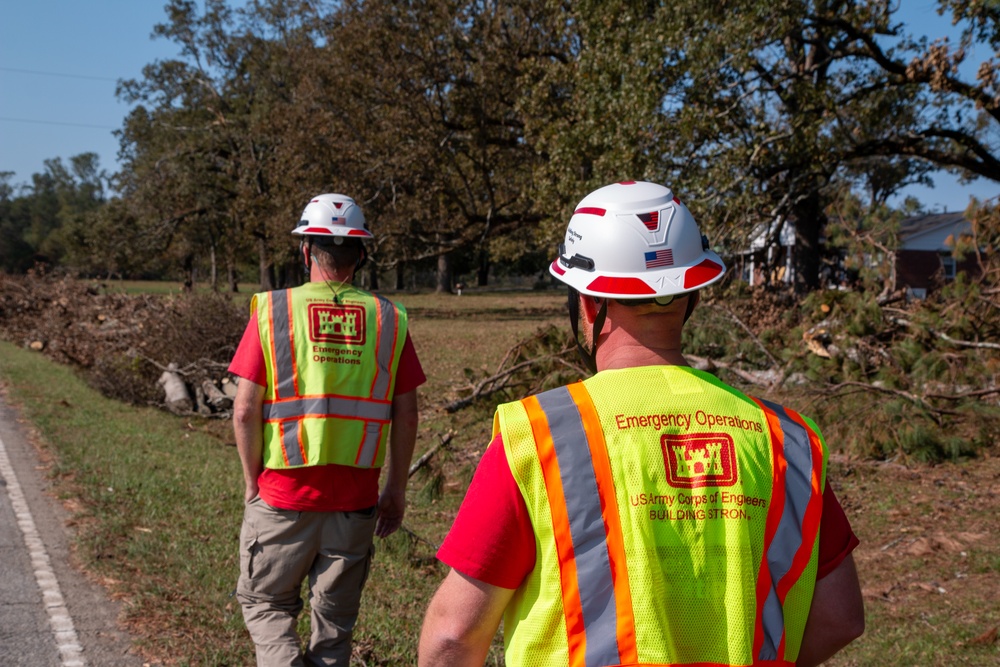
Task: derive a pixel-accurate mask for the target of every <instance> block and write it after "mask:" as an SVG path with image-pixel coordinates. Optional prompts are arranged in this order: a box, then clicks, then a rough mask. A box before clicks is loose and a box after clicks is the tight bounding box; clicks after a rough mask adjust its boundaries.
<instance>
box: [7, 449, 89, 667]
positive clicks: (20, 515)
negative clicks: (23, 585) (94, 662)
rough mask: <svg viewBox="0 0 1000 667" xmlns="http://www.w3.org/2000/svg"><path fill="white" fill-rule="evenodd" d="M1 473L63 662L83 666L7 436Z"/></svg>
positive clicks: (78, 646) (68, 666)
mask: <svg viewBox="0 0 1000 667" xmlns="http://www.w3.org/2000/svg"><path fill="white" fill-rule="evenodd" d="M0 474H2V475H3V476H4V479H6V480H7V495H9V496H10V502H11V505H13V507H14V516H15V518H16V519H17V525H18V526H19V527H20V528H21V532H22V533H23V534H24V544H25V546H27V547H28V556H29V557H30V558H31V566H32V568H33V569H34V571H35V581H36V582H38V588H40V589H41V591H42V600H43V602H44V603H45V611H47V612H48V614H49V625H51V626H52V634H53V636H54V637H55V640H56V647H57V648H58V649H59V657H60V658H61V660H62V665H63V667H83V666H84V665H86V664H87V663H86V661H85V660H84V659H83V647H81V646H80V642H79V640H78V639H77V636H76V630H74V629H73V619H72V618H70V615H69V611H68V610H67V609H66V602H65V601H64V600H63V596H62V593H61V592H60V591H59V582H58V581H56V575H55V573H54V572H53V571H52V566H51V565H50V561H49V554H48V553H46V551H45V545H44V544H42V539H41V537H39V535H38V529H37V528H35V521H34V520H33V519H32V518H31V512H30V511H29V509H28V503H27V502H26V501H25V499H24V493H22V492H21V485H20V484H18V483H17V475H15V474H14V468H13V466H11V464H10V459H9V458H8V457H7V449H6V447H4V444H3V438H0Z"/></svg>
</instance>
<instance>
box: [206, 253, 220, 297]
mask: <svg viewBox="0 0 1000 667" xmlns="http://www.w3.org/2000/svg"><path fill="white" fill-rule="evenodd" d="M208 256H209V259H211V262H212V269H211V282H212V291H213V292H218V291H219V267H218V264H216V259H215V241H212V244H211V245H210V246H209V247H208Z"/></svg>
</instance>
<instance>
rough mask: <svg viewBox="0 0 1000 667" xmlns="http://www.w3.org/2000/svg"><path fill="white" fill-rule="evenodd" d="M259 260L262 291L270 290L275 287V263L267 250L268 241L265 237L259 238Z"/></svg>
mask: <svg viewBox="0 0 1000 667" xmlns="http://www.w3.org/2000/svg"><path fill="white" fill-rule="evenodd" d="M257 260H258V267H259V269H260V289H261V291H262V292H269V291H271V290H273V289H274V264H272V263H271V257H270V256H269V254H268V252H267V241H266V240H265V239H263V238H259V239H257Z"/></svg>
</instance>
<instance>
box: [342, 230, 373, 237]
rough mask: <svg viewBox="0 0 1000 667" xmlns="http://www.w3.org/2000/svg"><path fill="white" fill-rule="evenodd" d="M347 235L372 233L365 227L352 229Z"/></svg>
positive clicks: (368, 234) (367, 234)
mask: <svg viewBox="0 0 1000 667" xmlns="http://www.w3.org/2000/svg"><path fill="white" fill-rule="evenodd" d="M347 235H348V236H371V233H369V232H366V231H365V230H363V229H352V230H351V231H349V232H347Z"/></svg>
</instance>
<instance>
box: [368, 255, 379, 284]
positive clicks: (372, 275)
mask: <svg viewBox="0 0 1000 667" xmlns="http://www.w3.org/2000/svg"><path fill="white" fill-rule="evenodd" d="M366 273H367V275H368V289H369V290H371V291H373V292H374V291H376V290H378V265H377V264H376V263H375V262H373V261H371V260H370V259H369V260H368V270H367V271H366Z"/></svg>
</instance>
